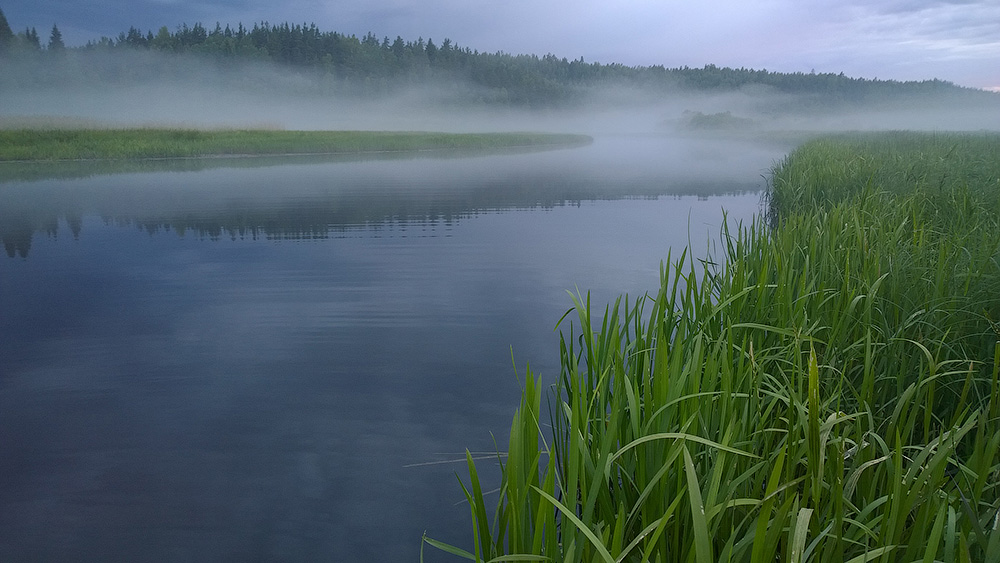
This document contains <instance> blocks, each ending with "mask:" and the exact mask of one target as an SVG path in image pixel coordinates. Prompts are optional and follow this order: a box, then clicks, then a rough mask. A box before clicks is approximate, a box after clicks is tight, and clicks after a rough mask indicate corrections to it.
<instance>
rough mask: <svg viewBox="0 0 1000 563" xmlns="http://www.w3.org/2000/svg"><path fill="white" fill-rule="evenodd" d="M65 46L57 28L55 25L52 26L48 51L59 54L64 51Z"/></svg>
mask: <svg viewBox="0 0 1000 563" xmlns="http://www.w3.org/2000/svg"><path fill="white" fill-rule="evenodd" d="M65 50H66V45H65V44H64V43H63V40H62V33H59V28H58V27H57V26H56V24H52V34H51V35H49V51H52V52H54V53H55V52H59V51H65Z"/></svg>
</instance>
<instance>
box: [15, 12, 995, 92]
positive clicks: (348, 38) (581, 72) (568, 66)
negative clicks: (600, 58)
mask: <svg viewBox="0 0 1000 563" xmlns="http://www.w3.org/2000/svg"><path fill="white" fill-rule="evenodd" d="M66 50H67V49H66V48H65V46H64V45H63V43H62V38H61V34H60V33H59V30H58V28H57V27H56V26H53V28H52V31H51V33H50V38H49V41H48V43H47V45H46V46H45V47H43V46H42V42H41V40H40V38H39V36H38V33H37V32H36V31H35V29H34V28H26V29H25V31H23V32H20V33H14V32H13V31H12V30H11V28H10V26H9V25H8V23H7V20H6V18H4V17H3V13H2V12H0V53H3V54H6V55H8V56H10V55H11V54H13V53H20V54H21V56H25V55H26V54H30V53H33V52H35V53H47V54H51V53H54V52H58V53H62V52H64V51H66ZM69 50H70V51H78V52H109V53H115V52H122V51H154V52H161V53H176V54H180V53H187V54H196V55H201V56H203V57H208V58H210V59H214V60H217V61H222V62H229V61H267V62H270V63H275V64H280V65H284V66H287V67H290V68H295V69H303V70H310V71H318V72H319V73H320V75H321V77H323V78H324V84H326V85H327V87H328V89H332V90H352V91H355V92H359V93H363V94H378V93H392V92H394V91H396V90H398V88H400V87H401V85H405V84H413V83H422V84H423V83H427V82H428V81H430V82H436V83H440V84H445V85H447V84H452V83H456V82H459V81H461V82H465V83H469V84H472V85H473V86H475V87H476V88H477V89H478V92H479V94H478V95H479V97H480V99H481V101H486V102H489V103H499V104H511V105H527V106H551V105H560V104H564V103H566V102H571V101H573V100H574V99H577V98H579V97H581V96H582V95H583V94H584V93H585V92H586V91H587V90H588V89H590V88H591V87H594V86H601V85H615V86H628V87H635V88H640V89H644V90H651V91H653V92H669V91H676V90H681V89H690V90H698V91H734V90H741V89H746V88H749V87H754V86H756V87H764V88H766V89H768V90H770V91H775V92H779V93H787V94H797V95H802V94H806V95H811V96H813V97H814V98H815V97H819V98H821V99H822V100H823V103H830V102H834V103H836V102H845V103H852V104H853V103H871V102H878V101H879V100H886V99H897V98H899V97H900V96H904V97H919V96H924V95H941V94H949V93H950V94H954V93H958V92H964V93H965V94H966V95H970V96H979V95H983V94H986V95H989V94H987V93H985V92H981V91H979V90H974V89H968V88H960V87H958V86H955V85H954V84H952V83H950V82H946V81H942V80H926V81H921V82H897V81H891V80H877V79H876V80H870V79H862V78H851V77H848V76H845V75H844V74H843V73H840V74H833V73H820V74H817V73H801V72H797V73H781V72H770V71H767V70H754V69H746V68H738V69H736V68H726V67H718V66H715V65H706V66H704V67H702V68H689V67H686V66H685V67H680V68H669V69H668V68H665V67H664V66H662V65H654V66H626V65H622V64H615V63H612V64H602V63H598V62H592V63H588V62H585V61H584V60H583V58H582V57H581V58H579V59H576V60H568V59H566V58H565V57H562V58H560V57H558V56H556V55H553V54H547V55H544V56H537V55H513V54H509V53H505V52H495V53H487V52H480V51H478V50H474V49H472V48H470V47H464V46H460V45H457V44H455V43H454V42H452V41H451V40H450V39H447V38H445V39H444V40H442V41H441V42H440V43H437V42H435V41H434V40H433V39H430V38H428V39H426V40H425V39H423V38H422V37H420V38H417V40H415V41H413V40H404V39H403V38H402V37H398V36H397V37H396V38H395V39H390V38H389V37H382V38H381V39H380V38H379V37H378V36H376V35H375V34H374V33H371V32H369V33H368V34H367V35H365V36H363V37H360V38H359V37H357V36H355V35H348V34H344V33H339V32H335V31H322V30H320V29H319V28H318V27H317V26H316V25H315V24H301V25H300V24H290V23H282V24H270V23H268V22H261V23H255V24H254V25H253V26H252V27H249V28H248V27H245V26H244V25H243V24H242V23H240V24H238V25H237V26H236V27H235V28H234V27H232V26H230V25H225V26H222V25H221V24H219V23H216V24H215V26H214V27H213V28H208V27H205V26H204V25H202V24H201V23H196V24H194V25H193V26H188V25H187V24H182V25H181V26H179V27H178V28H176V29H175V30H174V31H170V29H168V28H167V27H166V26H163V27H161V28H160V29H159V30H158V31H157V32H156V33H153V31H152V30H147V31H142V30H140V29H138V28H135V27H132V28H130V29H129V30H128V31H123V32H121V33H119V34H118V36H117V37H115V38H109V37H102V38H100V39H99V40H96V41H90V42H88V43H87V44H86V45H84V46H82V47H77V48H73V49H69ZM29 56H30V55H29Z"/></svg>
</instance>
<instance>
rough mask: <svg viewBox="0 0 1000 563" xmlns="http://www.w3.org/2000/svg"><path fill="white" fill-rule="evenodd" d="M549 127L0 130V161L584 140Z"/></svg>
mask: <svg viewBox="0 0 1000 563" xmlns="http://www.w3.org/2000/svg"><path fill="white" fill-rule="evenodd" d="M592 140H593V139H592V138H590V137H588V136H586V135H572V134H556V133H522V132H509V133H508V132H505V133H436V132H424V131H284V130H273V129H231V130H230V129H218V130H199V129H167V128H135V129H77V128H69V129H7V130H2V129H0V162H56V161H92V160H160V159H185V158H222V157H224V158H238V157H252V156H300V155H323V154H329V155H334V154H351V153H401V152H424V151H443V150H445V151H446V150H476V151H480V150H487V151H489V150H502V149H517V148H546V147H547V148H556V147H568V146H579V145H585V144H589V143H590V142H592Z"/></svg>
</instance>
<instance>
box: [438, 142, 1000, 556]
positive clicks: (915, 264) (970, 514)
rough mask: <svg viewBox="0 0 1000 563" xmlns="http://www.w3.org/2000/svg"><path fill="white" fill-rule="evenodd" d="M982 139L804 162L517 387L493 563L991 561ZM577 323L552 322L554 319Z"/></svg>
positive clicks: (473, 497)
mask: <svg viewBox="0 0 1000 563" xmlns="http://www.w3.org/2000/svg"><path fill="white" fill-rule="evenodd" d="M998 150H1000V136H998V135H968V136H960V135H950V134H916V133H888V134H872V135H866V136H843V137H832V138H825V139H820V140H815V141H811V142H808V143H806V144H805V145H803V146H802V147H800V148H799V149H797V150H796V151H795V152H793V153H792V154H791V155H789V156H788V157H787V158H786V159H785V160H784V161H783V162H781V163H779V164H778V165H777V166H776V167H775V170H774V173H773V179H772V182H773V186H772V190H771V191H770V196H769V200H768V203H769V210H768V214H767V217H766V218H765V219H762V220H759V221H756V222H755V223H754V224H752V225H749V226H741V227H740V228H739V229H738V231H737V232H731V231H728V230H726V231H725V232H723V236H722V242H721V245H720V246H719V248H718V249H717V251H716V252H714V253H713V254H714V255H715V258H714V259H709V260H695V259H693V258H692V257H691V255H690V254H689V253H688V251H684V252H682V253H681V255H680V256H679V257H676V259H675V260H673V261H670V260H669V259H668V262H667V264H668V265H667V266H665V267H664V268H663V269H662V275H661V278H662V284H661V287H660V289H659V292H658V293H657V294H656V295H650V296H645V297H643V298H640V299H638V300H636V301H635V302H631V301H630V300H629V298H628V297H627V296H626V297H625V298H624V299H620V300H618V301H617V302H616V303H614V304H613V305H612V306H610V307H608V308H606V309H605V310H604V311H603V312H601V311H599V310H598V309H596V308H595V307H593V306H592V305H591V304H590V303H589V300H588V299H587V298H585V297H582V296H576V297H575V298H574V301H575V303H574V305H575V307H574V310H571V311H570V313H567V315H568V317H566V318H564V319H563V321H562V323H561V324H562V332H563V338H562V344H561V350H560V354H561V358H562V372H561V374H560V375H559V378H558V381H557V383H556V384H555V385H554V389H553V391H552V393H551V394H549V395H548V400H549V405H548V409H547V411H548V412H546V410H544V409H543V408H542V396H543V394H544V393H543V385H542V383H541V380H540V379H539V378H536V377H535V376H534V375H533V374H531V373H530V371H529V373H528V374H527V376H526V378H525V384H524V392H523V395H522V399H521V405H520V408H519V409H518V410H517V412H516V414H515V417H514V421H513V424H512V426H511V433H510V442H509V445H508V450H507V456H506V457H505V458H504V457H501V458H499V459H500V461H501V463H502V465H503V471H502V482H501V483H500V487H499V491H498V492H497V493H496V496H494V495H489V494H487V493H486V492H484V491H483V483H481V482H480V480H479V479H478V477H477V471H476V466H475V464H474V463H473V462H472V460H471V458H470V459H469V462H468V468H469V476H468V478H467V479H464V480H463V484H462V487H463V489H464V490H465V492H466V496H467V498H468V500H469V506H470V508H471V515H472V530H473V543H472V550H471V552H470V551H464V550H460V549H456V548H454V547H450V546H445V545H442V544H441V543H439V542H436V541H434V540H432V539H425V541H426V542H427V543H428V544H429V545H433V546H435V547H439V548H442V549H445V550H447V551H449V552H451V553H454V554H456V555H461V556H464V557H466V558H468V559H472V560H483V561H489V560H496V561H549V560H552V561H607V562H610V561H615V562H617V561H662V562H667V561H685V562H692V561H693V562H715V561H749V562H764V561H767V562H773V561H795V562H798V561H819V562H845V561H846V562H850V563H863V562H868V561H883V562H889V561H892V562H896V561H899V562H902V561H906V562H910V561H924V562H930V561H948V562H951V561H982V562H996V561H1000V530H998V527H1000V382H998V375H1000V344H998V340H1000V326H998V325H997V321H998V320H1000V154H998ZM569 315H572V317H575V318H574V319H572V320H571V317H570V316H569Z"/></svg>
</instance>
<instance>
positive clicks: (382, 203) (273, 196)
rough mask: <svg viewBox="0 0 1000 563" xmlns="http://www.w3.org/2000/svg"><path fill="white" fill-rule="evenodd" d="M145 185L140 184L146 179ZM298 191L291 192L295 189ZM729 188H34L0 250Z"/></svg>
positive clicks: (579, 181) (558, 179) (12, 198)
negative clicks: (41, 242) (99, 226)
mask: <svg viewBox="0 0 1000 563" xmlns="http://www.w3.org/2000/svg"><path fill="white" fill-rule="evenodd" d="M143 177H144V176H137V178H143ZM290 183H291V182H290ZM757 188H758V186H756V185H752V184H750V185H743V186H739V185H735V186H734V184H733V183H731V182H727V183H724V184H720V183H718V182H716V183H711V182H703V183H698V182H691V181H687V182H683V183H669V182H657V181H653V182H650V181H648V180H636V181H633V182H631V183H629V182H620V181H612V180H608V179H606V178H605V179H601V178H587V177H585V176H573V177H564V176H561V175H558V174H554V175H541V176H540V175H537V174H525V175H524V176H523V177H519V178H518V177H513V178H504V179H500V180H498V179H492V180H487V179H472V180H456V178H451V179H446V180H442V181H439V182H438V181H435V180H433V179H430V178H424V179H420V178H417V179H415V180H414V181H413V182H412V183H408V182H402V183H400V184H399V185H390V186H385V185H379V184H377V183H374V184H373V183H365V182H364V181H362V182H361V183H360V184H356V185H354V184H352V185H347V186H344V185H339V186H332V187H330V188H328V189H327V188H322V189H313V188H310V189H307V190H305V191H302V190H300V189H297V188H295V187H288V186H275V187H274V189H273V190H269V191H263V192H262V191H261V190H259V189H258V190H255V191H254V190H251V191H250V192H249V193H247V192H244V191H241V190H240V189H239V187H238V186H237V187H232V186H229V187H226V188H224V189H223V190H222V192H221V193H219V192H218V191H215V190H213V189H212V188H211V187H198V186H187V187H185V188H177V189H174V190H161V189H148V188H145V187H137V188H135V189H132V188H122V187H119V188H102V187H98V186H90V187H81V186H80V185H77V183H75V182H49V183H42V182H39V183H28V184H21V185H8V186H4V187H3V188H2V189H0V241H2V243H3V246H4V249H5V251H6V253H7V255H8V256H9V257H17V256H19V257H22V258H25V257H27V255H28V254H29V252H30V250H31V243H32V239H33V237H34V236H36V235H42V234H44V235H46V236H49V237H57V236H58V235H59V234H60V230H61V229H63V230H65V229H68V230H69V231H70V234H71V235H72V236H73V237H74V238H79V237H80V236H81V230H83V218H84V217H100V218H101V219H102V220H103V221H104V223H105V224H111V225H119V226H122V227H129V228H136V229H140V230H142V231H145V232H148V233H150V234H156V233H163V232H174V233H176V234H177V235H179V236H182V237H187V236H195V237H198V238H203V239H211V240H218V239H225V238H229V239H233V240H236V239H250V240H260V239H266V240H273V239H281V240H289V239H291V240H306V239H324V238H331V237H338V236H345V235H347V234H351V233H355V232H360V231H369V232H375V231H378V230H380V229H384V228H397V229H399V230H405V229H407V228H411V227H434V228H437V227H440V226H445V227H447V226H450V225H453V224H455V223H457V222H458V221H460V220H462V219H464V218H467V217H470V216H473V215H476V214H480V213H488V212H501V211H504V210H511V209H538V208H542V209H545V208H553V207H559V206H564V205H576V204H579V203H581V202H583V201H589V200H610V199H622V198H646V197H649V198H651V197H659V196H664V195H678V196H680V195H700V196H704V197H707V196H709V195H715V194H724V193H733V192H738V191H750V190H755V189H757Z"/></svg>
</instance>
